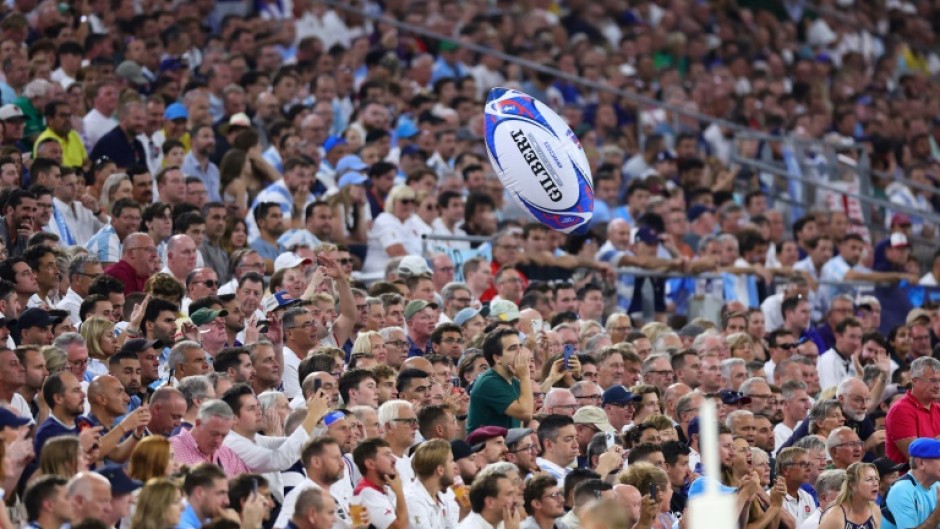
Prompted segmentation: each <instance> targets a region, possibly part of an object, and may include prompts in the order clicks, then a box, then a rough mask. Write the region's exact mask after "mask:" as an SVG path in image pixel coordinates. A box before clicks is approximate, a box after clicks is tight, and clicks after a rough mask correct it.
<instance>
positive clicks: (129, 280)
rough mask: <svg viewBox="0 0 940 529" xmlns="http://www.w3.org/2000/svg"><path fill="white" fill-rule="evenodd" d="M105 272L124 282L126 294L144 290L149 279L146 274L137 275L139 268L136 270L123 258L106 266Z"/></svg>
mask: <svg viewBox="0 0 940 529" xmlns="http://www.w3.org/2000/svg"><path fill="white" fill-rule="evenodd" d="M104 273H106V274H108V275H109V276H111V277H114V278H117V279H120V280H121V282H123V283H124V295H125V296H126V295H128V294H133V293H134V292H143V291H144V284H146V283H147V279H148V278H147V277H146V276H140V275H137V270H134V267H132V266H131V265H130V263H128V262H127V261H125V260H123V259H121V260H120V261H118V262H116V263H114V264H113V265H111V266H109V267H107V268H105V269H104Z"/></svg>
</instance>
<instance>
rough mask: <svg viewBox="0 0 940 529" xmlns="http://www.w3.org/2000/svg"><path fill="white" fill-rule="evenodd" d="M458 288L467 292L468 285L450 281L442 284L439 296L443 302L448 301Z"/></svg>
mask: <svg viewBox="0 0 940 529" xmlns="http://www.w3.org/2000/svg"><path fill="white" fill-rule="evenodd" d="M458 290H466V291H467V292H469V291H470V287H468V286H467V284H466V283H461V282H459V281H451V282H450V283H447V284H446V285H444V288H442V289H441V298H442V299H443V300H444V302H447V301H450V300H452V299H454V294H455V293H456V292H457V291H458Z"/></svg>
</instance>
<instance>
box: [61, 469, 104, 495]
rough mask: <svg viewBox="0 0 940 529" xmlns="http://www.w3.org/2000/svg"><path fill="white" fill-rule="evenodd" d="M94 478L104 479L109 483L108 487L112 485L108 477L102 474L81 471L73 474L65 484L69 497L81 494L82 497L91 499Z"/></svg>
mask: <svg viewBox="0 0 940 529" xmlns="http://www.w3.org/2000/svg"><path fill="white" fill-rule="evenodd" d="M94 480H98V481H103V482H105V483H108V487H110V486H111V484H110V483H109V482H108V480H107V478H105V477H104V476H102V475H101V474H98V473H96V472H79V473H78V474H75V475H74V476H72V479H70V480H69V481H68V483H66V484H65V489H66V494H68V496H69V497H72V496H81V497H82V498H85V499H89V498H91V495H92V490H91V482H92V481H94Z"/></svg>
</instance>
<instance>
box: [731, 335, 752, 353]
mask: <svg viewBox="0 0 940 529" xmlns="http://www.w3.org/2000/svg"><path fill="white" fill-rule="evenodd" d="M727 340H728V350H729V351H734V350H735V349H739V348H741V347H748V348H749V347H751V346H752V345H754V340H753V339H752V338H751V335H749V334H748V333H746V332H736V333H734V334H731V335H728V338H727Z"/></svg>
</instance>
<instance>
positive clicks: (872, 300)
mask: <svg viewBox="0 0 940 529" xmlns="http://www.w3.org/2000/svg"><path fill="white" fill-rule="evenodd" d="M857 305H878V308H881V302H880V301H878V298H876V297H875V296H869V295H865V296H859V297H858V302H856V306H857Z"/></svg>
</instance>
